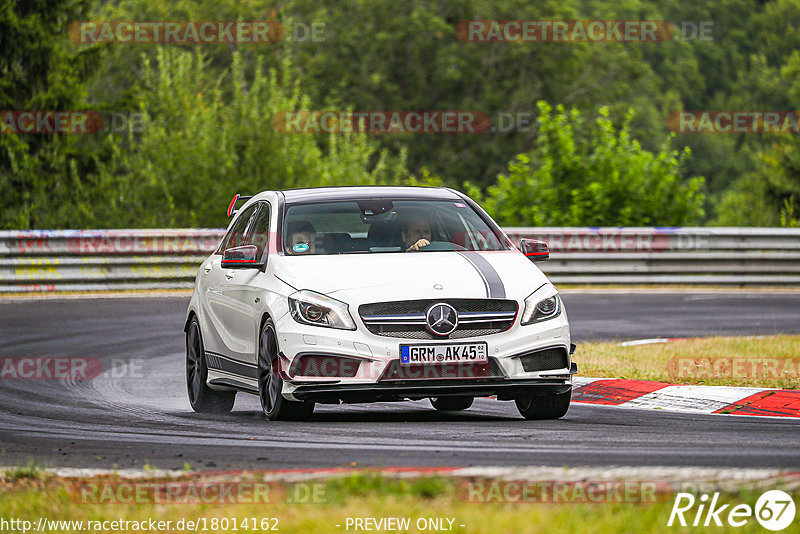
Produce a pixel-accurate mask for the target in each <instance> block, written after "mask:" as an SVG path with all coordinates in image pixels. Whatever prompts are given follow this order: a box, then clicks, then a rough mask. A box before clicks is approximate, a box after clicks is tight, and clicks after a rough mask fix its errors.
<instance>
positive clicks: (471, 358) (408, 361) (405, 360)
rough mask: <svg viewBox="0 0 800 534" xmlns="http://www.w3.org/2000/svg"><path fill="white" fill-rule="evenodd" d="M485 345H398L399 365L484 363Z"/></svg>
mask: <svg viewBox="0 0 800 534" xmlns="http://www.w3.org/2000/svg"><path fill="white" fill-rule="evenodd" d="M486 353H487V349H486V343H453V344H447V345H445V344H437V345H433V344H429V345H400V363H401V364H402V365H415V364H421V363H459V362H486V361H488V360H487V359H486Z"/></svg>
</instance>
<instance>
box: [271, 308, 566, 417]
mask: <svg viewBox="0 0 800 534" xmlns="http://www.w3.org/2000/svg"><path fill="white" fill-rule="evenodd" d="M276 326H277V331H278V332H279V340H278V344H279V348H280V350H281V355H282V361H283V363H284V365H285V367H284V370H285V371H286V376H285V377H284V387H283V391H282V393H283V395H284V397H286V398H287V399H290V400H308V401H314V402H321V403H326V402H332V403H338V402H381V401H393V400H403V399H422V398H427V397H441V396H447V395H452V396H457V395H463V396H476V397H477V396H490V395H497V396H498V398H499V399H511V398H514V397H515V396H518V395H519V394H520V393H521V392H526V393H530V392H531V391H533V392H534V393H536V392H538V393H540V394H550V393H563V392H566V391H569V390H570V389H571V388H572V375H573V374H575V372H576V371H575V365H574V364H573V363H572V361H571V353H572V351H571V350H570V349H571V344H570V337H569V323H568V321H567V317H566V313H562V314H561V316H559V317H557V318H554V319H552V320H549V321H544V322H542V323H540V324H533V325H526V326H520V325H519V323H515V325H514V326H513V327H512V328H511V329H510V330H508V331H506V332H502V333H498V334H492V335H487V336H482V337H476V338H462V339H458V340H457V341H458V343H470V342H486V344H487V356H488V357H489V359H490V360H491V361H492V362H493V363H492V365H493V366H494V368H495V369H496V370H497V371H498V372H494V373H491V375H489V376H476V377H473V376H470V377H463V376H458V377H455V378H454V377H441V378H445V379H436V378H438V377H432V378H424V379H416V380H414V379H406V380H387V379H386V374H387V370H388V369H389V368H390V367H391V366H392V365H396V364H397V363H398V361H399V358H400V345H409V344H415V343H425V344H429V343H431V342H430V341H419V340H412V339H400V338H390V337H383V336H378V335H375V334H372V333H370V332H367V331H365V328H364V327H363V325H359V329H358V330H356V331H345V330H333V329H327V328H320V327H315V326H306V325H300V324H298V323H297V322H295V321H294V319H292V318H291V317H289V316H288V314H287V315H284V316H283V317H281V318H280V319H279V320H278V321H277V325H276ZM442 343H448V341H442ZM548 348H562V349H564V351H565V352H566V353H567V354H568V356H567V361H566V363H565V365H564V366H563V367H559V368H557V369H547V370H542V371H531V372H529V371H525V369H524V366H523V364H522V361H521V356H523V355H525V354H529V353H531V352H536V351H540V350H544V349H548ZM308 354H319V355H331V356H338V357H344V358H353V359H356V360H359V361H360V362H361V363H360V366H359V370H358V373H357V374H356V375H355V376H349V377H347V376H342V377H333V376H330V375H328V376H327V377H309V376H303V375H299V374H296V372H295V371H296V370H297V369H296V366H293V363H294V362H295V359H296V358H298V357H301V356H303V355H308Z"/></svg>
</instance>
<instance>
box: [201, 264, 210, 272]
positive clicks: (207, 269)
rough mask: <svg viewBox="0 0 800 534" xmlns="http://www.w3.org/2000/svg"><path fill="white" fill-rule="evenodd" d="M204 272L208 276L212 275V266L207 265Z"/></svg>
mask: <svg viewBox="0 0 800 534" xmlns="http://www.w3.org/2000/svg"><path fill="white" fill-rule="evenodd" d="M203 271H204V272H205V273H206V274H208V273H210V272H211V266H210V265H206V266H205V267H203Z"/></svg>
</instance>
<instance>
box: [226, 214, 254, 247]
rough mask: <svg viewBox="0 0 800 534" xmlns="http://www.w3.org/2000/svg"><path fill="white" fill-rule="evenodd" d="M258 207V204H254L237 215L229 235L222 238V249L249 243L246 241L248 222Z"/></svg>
mask: <svg viewBox="0 0 800 534" xmlns="http://www.w3.org/2000/svg"><path fill="white" fill-rule="evenodd" d="M257 207H258V204H253V205H252V206H250V207H249V208H247V209H246V210H245V211H243V212H242V213H240V214H239V215H238V216H237V218H236V222H234V223H233V226H232V227H231V229H230V230H229V231H228V235H226V236H225V238H224V239H223V240H222V246H221V247H220V250H227V249H229V248H233V247H240V246H242V245H246V244H247V243H245V234H246V232H247V224H248V223H249V222H250V217H252V216H253V212H255V210H256V208H257Z"/></svg>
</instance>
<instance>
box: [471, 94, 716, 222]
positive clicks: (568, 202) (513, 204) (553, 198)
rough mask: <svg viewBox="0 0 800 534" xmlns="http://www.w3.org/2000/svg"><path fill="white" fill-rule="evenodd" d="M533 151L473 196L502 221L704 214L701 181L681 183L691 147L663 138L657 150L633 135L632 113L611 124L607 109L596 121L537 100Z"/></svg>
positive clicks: (673, 218) (680, 218)
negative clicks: (671, 145) (648, 148)
mask: <svg viewBox="0 0 800 534" xmlns="http://www.w3.org/2000/svg"><path fill="white" fill-rule="evenodd" d="M537 105H538V108H539V112H540V115H539V118H538V119H537V122H538V133H537V137H536V141H535V144H534V148H533V150H531V151H530V152H527V153H522V154H519V155H518V156H517V157H516V158H515V159H514V160H513V161H511V163H509V167H508V173H507V174H501V175H500V176H498V180H497V184H496V185H493V186H490V187H489V188H488V190H487V193H486V195H482V194H481V192H480V191H479V190H477V188H476V187H475V186H474V185H472V184H467V185H466V187H467V188H468V190H470V192H471V194H473V195H475V196H476V197H479V198H482V199H483V203H484V206H485V207H486V209H487V210H488V211H489V213H490V214H492V215H493V216H494V217H495V218H496V219H497V220H498V222H499V223H500V224H502V225H507V226H677V225H683V224H689V223H693V222H695V221H696V220H698V219H699V218H700V217H702V215H703V211H702V202H703V195H702V193H701V192H700V189H701V187H702V184H703V179H702V178H699V177H695V178H691V179H689V180H683V179H682V177H681V172H680V170H681V165H682V163H683V161H684V159H685V158H686V157H688V156H689V151H688V150H684V151H683V152H678V151H677V150H671V149H670V148H669V141H667V142H665V143H664V145H663V146H662V148H661V150H660V151H659V152H658V153H652V152H648V151H646V150H644V149H642V147H641V145H640V144H639V142H638V141H636V140H635V139H633V138H632V137H631V135H630V122H631V120H632V119H633V112H632V111H630V112H629V113H628V115H627V116H626V118H625V121H624V122H623V124H622V126H621V127H620V128H619V129H615V128H614V125H613V123H612V121H611V120H610V119H609V112H608V109H607V108H601V109H600V115H599V117H598V118H597V119H596V120H594V121H587V120H585V119H584V118H583V117H582V115H581V113H580V112H579V111H577V110H575V109H572V110H570V111H567V110H565V109H564V107H563V106H558V107H557V108H556V110H555V112H553V108H552V107H551V106H550V105H549V104H547V103H546V102H539V103H538V104H537Z"/></svg>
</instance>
